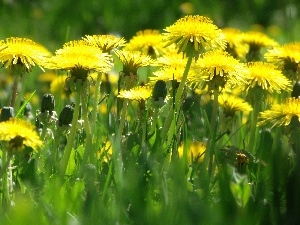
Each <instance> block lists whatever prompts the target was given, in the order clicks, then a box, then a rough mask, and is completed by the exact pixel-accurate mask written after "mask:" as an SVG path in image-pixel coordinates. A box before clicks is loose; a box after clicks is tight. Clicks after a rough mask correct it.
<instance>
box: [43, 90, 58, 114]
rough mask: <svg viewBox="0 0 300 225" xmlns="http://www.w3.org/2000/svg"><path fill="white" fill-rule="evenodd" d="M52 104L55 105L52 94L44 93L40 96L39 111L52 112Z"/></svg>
mask: <svg viewBox="0 0 300 225" xmlns="http://www.w3.org/2000/svg"><path fill="white" fill-rule="evenodd" d="M54 106H55V100H54V96H53V95H52V94H44V95H43V98H42V104H41V113H44V112H46V111H49V113H50V114H52V111H54Z"/></svg>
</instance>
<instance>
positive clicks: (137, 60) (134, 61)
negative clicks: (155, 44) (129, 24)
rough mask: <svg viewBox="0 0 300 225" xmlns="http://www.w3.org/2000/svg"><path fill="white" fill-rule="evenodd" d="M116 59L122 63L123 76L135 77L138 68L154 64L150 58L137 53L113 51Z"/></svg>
mask: <svg viewBox="0 0 300 225" xmlns="http://www.w3.org/2000/svg"><path fill="white" fill-rule="evenodd" d="M115 53H116V55H117V57H118V58H119V59H120V61H121V62H122V63H123V73H124V75H125V76H129V75H131V74H134V75H136V74H137V70H138V68H140V67H144V66H150V65H152V64H154V60H152V59H151V57H150V56H148V55H145V54H143V53H141V52H139V51H126V50H115Z"/></svg>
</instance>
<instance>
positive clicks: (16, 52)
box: [0, 37, 51, 72]
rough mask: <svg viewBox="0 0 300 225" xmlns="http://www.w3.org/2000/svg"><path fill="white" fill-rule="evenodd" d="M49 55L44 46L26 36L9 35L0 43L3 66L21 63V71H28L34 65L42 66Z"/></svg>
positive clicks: (0, 59)
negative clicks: (9, 36)
mask: <svg viewBox="0 0 300 225" xmlns="http://www.w3.org/2000/svg"><path fill="white" fill-rule="evenodd" d="M50 55H51V53H50V52H49V51H48V50H47V49H46V48H45V47H43V46H42V45H40V44H38V43H36V42H34V41H32V40H30V39H27V38H19V37H11V38H7V39H6V40H5V41H1V43H0V62H2V63H3V64H4V67H5V68H8V67H11V66H14V65H21V66H22V67H23V71H25V72H29V71H30V69H31V68H32V67H33V66H35V65H38V66H39V67H40V68H42V67H44V63H45V59H46V57H49V56H50Z"/></svg>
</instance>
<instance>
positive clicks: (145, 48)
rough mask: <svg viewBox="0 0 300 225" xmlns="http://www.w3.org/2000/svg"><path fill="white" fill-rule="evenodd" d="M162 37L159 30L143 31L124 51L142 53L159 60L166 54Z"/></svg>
mask: <svg viewBox="0 0 300 225" xmlns="http://www.w3.org/2000/svg"><path fill="white" fill-rule="evenodd" d="M162 37H163V36H162V35H161V33H160V32H159V31H158V30H151V29H147V30H141V31H138V32H137V33H136V35H135V36H134V37H133V38H132V39H131V40H130V41H129V43H128V44H127V45H126V46H125V48H124V50H127V51H140V52H142V53H144V54H145V55H149V56H153V58H157V57H159V56H161V55H164V54H165V53H166V50H167V49H166V48H165V47H164V43H163V42H162Z"/></svg>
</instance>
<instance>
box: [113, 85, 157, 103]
mask: <svg viewBox="0 0 300 225" xmlns="http://www.w3.org/2000/svg"><path fill="white" fill-rule="evenodd" d="M151 94H152V89H151V88H150V87H148V86H138V87H134V88H131V89H130V90H123V91H121V92H120V94H119V95H118V97H119V98H126V99H130V100H137V101H141V100H146V99H148V98H150V97H151Z"/></svg>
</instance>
